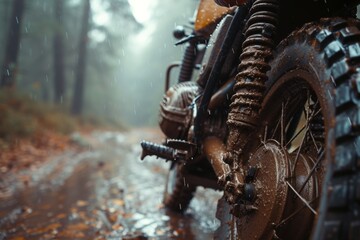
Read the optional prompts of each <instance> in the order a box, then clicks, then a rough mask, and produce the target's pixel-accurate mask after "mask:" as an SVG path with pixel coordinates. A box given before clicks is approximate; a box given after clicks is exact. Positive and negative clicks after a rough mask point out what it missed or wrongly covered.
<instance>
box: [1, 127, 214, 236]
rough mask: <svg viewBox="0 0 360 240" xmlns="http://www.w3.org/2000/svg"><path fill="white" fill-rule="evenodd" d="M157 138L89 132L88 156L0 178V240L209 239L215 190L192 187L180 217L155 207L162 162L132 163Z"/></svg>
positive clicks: (64, 157) (68, 157) (64, 158)
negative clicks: (193, 191) (194, 190)
mask: <svg viewBox="0 0 360 240" xmlns="http://www.w3.org/2000/svg"><path fill="white" fill-rule="evenodd" d="M141 139H147V140H154V139H155V140H158V133H156V132H153V131H145V130H134V131H130V132H128V133H125V134H124V133H113V132H97V133H93V134H92V144H91V147H89V150H88V151H85V152H81V153H64V155H62V156H55V157H54V158H53V160H52V161H49V162H48V163H46V164H45V165H44V166H42V167H41V168H39V169H36V170H27V171H24V172H21V173H17V174H16V175H7V176H1V179H0V239H187V240H190V239H211V238H212V236H213V232H214V231H215V229H216V228H217V227H218V224H219V223H218V221H217V220H215V210H216V204H217V200H218V198H219V197H220V195H221V194H220V193H219V192H215V191H212V190H205V189H199V188H198V190H197V193H196V196H195V198H194V199H193V201H192V202H191V205H190V208H189V209H188V210H187V211H186V213H185V214H184V215H180V214H176V213H173V212H169V211H167V210H166V209H164V207H163V205H162V193H163V190H164V184H165V179H166V174H167V169H168V167H169V165H168V164H169V163H165V162H162V161H161V160H159V159H155V158H148V159H146V160H145V161H144V162H142V161H140V160H139V156H140V147H139V144H138V143H139V141H140V140H141Z"/></svg>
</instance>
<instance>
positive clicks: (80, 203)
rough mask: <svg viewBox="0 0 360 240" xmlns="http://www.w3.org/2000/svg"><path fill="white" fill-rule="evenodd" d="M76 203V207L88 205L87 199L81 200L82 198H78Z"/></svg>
mask: <svg viewBox="0 0 360 240" xmlns="http://www.w3.org/2000/svg"><path fill="white" fill-rule="evenodd" d="M76 205H77V206H78V207H85V206H87V205H88V202H87V201H83V200H78V201H77V202H76Z"/></svg>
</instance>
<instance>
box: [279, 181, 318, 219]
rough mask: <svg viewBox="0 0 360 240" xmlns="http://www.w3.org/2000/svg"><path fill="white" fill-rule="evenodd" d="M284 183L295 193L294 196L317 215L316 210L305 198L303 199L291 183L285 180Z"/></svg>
mask: <svg viewBox="0 0 360 240" xmlns="http://www.w3.org/2000/svg"><path fill="white" fill-rule="evenodd" d="M286 184H287V185H288V186H289V188H290V189H291V190H292V191H293V192H294V193H295V194H296V196H297V197H298V198H299V199H300V200H301V201H302V202H303V203H304V204H305V206H306V207H308V208H309V210H310V211H311V212H312V213H314V214H315V215H317V212H316V211H315V210H314V209H313V208H312V207H311V206H310V204H309V202H307V201H306V199H304V198H303V197H302V196H301V195H300V194H299V193H298V192H297V191H296V190H295V188H294V187H293V186H291V184H290V183H289V182H288V181H286Z"/></svg>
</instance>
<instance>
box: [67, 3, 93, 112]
mask: <svg viewBox="0 0 360 240" xmlns="http://www.w3.org/2000/svg"><path fill="white" fill-rule="evenodd" d="M89 17H90V0H85V3H84V12H83V19H82V27H81V32H80V41H79V59H78V66H77V72H76V81H75V88H74V96H73V102H72V109H71V112H72V113H73V114H74V115H80V114H81V112H82V109H83V101H84V87H85V84H84V83H85V70H86V49H87V41H88V37H87V33H88V30H89Z"/></svg>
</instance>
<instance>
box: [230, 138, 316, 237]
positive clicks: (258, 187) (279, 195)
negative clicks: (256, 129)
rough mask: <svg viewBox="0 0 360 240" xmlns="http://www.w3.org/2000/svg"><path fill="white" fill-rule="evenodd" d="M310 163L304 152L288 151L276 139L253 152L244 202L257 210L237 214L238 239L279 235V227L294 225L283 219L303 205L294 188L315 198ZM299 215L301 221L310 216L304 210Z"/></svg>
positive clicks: (249, 163)
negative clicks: (292, 152)
mask: <svg viewBox="0 0 360 240" xmlns="http://www.w3.org/2000/svg"><path fill="white" fill-rule="evenodd" d="M310 162H312V161H311V159H310V158H309V157H307V156H306V157H305V156H304V155H303V154H289V153H288V151H287V150H285V149H283V148H282V147H281V146H280V144H279V143H278V142H277V141H275V140H269V141H267V142H265V143H263V144H262V146H260V147H259V148H258V149H257V150H256V151H255V153H254V154H253V155H252V156H251V157H250V159H249V161H248V164H247V165H248V168H247V175H246V184H245V188H244V193H245V194H244V203H245V205H246V204H248V205H249V206H251V207H252V209H256V211H247V212H246V213H245V214H244V211H242V212H241V213H240V214H237V215H240V217H238V218H236V221H237V224H235V225H236V226H237V228H238V229H237V231H236V232H237V233H238V234H239V235H240V239H273V238H276V237H278V235H279V234H280V235H281V238H282V237H283V236H284V234H282V231H281V229H282V228H283V227H293V225H294V224H293V223H292V224H291V226H289V225H288V224H287V223H285V224H282V222H283V220H284V219H285V218H286V217H287V216H288V215H289V214H291V213H292V211H293V210H294V209H298V208H301V207H302V206H303V205H304V203H303V202H302V201H300V200H299V198H296V196H295V193H294V190H296V191H298V190H300V188H302V189H301V193H300V195H301V197H302V198H304V199H313V198H314V192H315V191H314V189H315V188H316V187H315V186H316V179H315V178H314V177H307V176H308V175H309V173H310V171H311V168H312V167H311V164H310ZM294 166H295V167H294ZM305 181H306V184H304V183H305ZM289 185H290V186H289ZM303 185H304V186H303ZM291 188H293V189H294V190H292V189H291ZM298 215H299V216H300V217H301V220H302V222H303V221H306V219H308V218H310V217H311V216H312V215H310V214H309V212H306V211H305V213H299V214H298ZM309 222H310V221H309ZM300 225H301V224H300ZM302 225H304V224H303V223H302ZM295 232H298V230H296V229H295ZM300 234H301V233H300ZM293 236H294V235H292V237H293ZM302 237H303V236H302Z"/></svg>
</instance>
